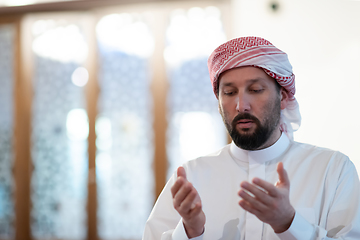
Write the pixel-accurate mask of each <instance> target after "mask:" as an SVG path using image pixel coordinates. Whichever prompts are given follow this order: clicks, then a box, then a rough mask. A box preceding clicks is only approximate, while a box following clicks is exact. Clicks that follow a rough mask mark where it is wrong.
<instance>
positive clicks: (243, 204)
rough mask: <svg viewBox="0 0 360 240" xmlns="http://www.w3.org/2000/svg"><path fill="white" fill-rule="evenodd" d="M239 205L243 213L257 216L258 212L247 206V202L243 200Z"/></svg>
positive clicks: (249, 205)
mask: <svg viewBox="0 0 360 240" xmlns="http://www.w3.org/2000/svg"><path fill="white" fill-rule="evenodd" d="M239 205H240V207H242V208H243V209H244V210H245V211H248V212H249V213H252V214H254V215H256V216H257V215H258V214H259V211H257V210H256V209H255V208H253V207H252V205H251V204H249V203H248V202H246V201H245V200H240V201H239Z"/></svg>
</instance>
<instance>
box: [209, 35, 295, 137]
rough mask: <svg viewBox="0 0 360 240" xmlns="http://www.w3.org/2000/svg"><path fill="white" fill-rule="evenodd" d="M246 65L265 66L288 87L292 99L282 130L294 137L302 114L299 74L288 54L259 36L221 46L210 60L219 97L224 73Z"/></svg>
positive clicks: (237, 39)
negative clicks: (297, 89) (297, 96)
mask: <svg viewBox="0 0 360 240" xmlns="http://www.w3.org/2000/svg"><path fill="white" fill-rule="evenodd" d="M244 66H255V67H260V68H262V69H263V70H264V71H265V72H266V73H267V74H268V75H269V76H271V77H272V78H274V79H276V81H277V82H278V83H279V84H280V86H282V87H284V88H285V89H286V91H287V93H288V96H289V99H290V101H289V103H288V106H287V107H286V108H285V109H284V110H282V111H281V119H280V129H281V130H282V131H283V132H285V133H286V134H287V135H288V136H289V137H290V138H291V139H293V132H294V131H296V130H297V129H298V128H299V127H300V123H301V115H300V111H299V105H298V103H297V101H296V99H295V96H294V95H295V75H294V74H293V72H292V66H291V64H290V62H289V60H288V57H287V54H286V53H284V52H282V51H281V50H280V49H278V48H276V47H275V46H274V45H272V44H271V43H270V42H269V41H267V40H266V39H263V38H259V37H241V38H235V39H232V40H230V41H228V42H226V43H224V44H222V45H220V46H219V47H218V48H216V49H215V50H214V51H213V53H212V54H211V55H210V57H209V59H208V68H209V73H210V79H211V83H212V86H213V90H214V93H215V95H216V97H218V96H217V92H218V86H219V76H220V74H221V73H222V72H225V71H226V70H229V69H233V68H237V67H244Z"/></svg>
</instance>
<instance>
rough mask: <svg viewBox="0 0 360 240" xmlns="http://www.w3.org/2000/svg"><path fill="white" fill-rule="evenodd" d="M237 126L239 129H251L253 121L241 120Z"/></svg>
mask: <svg viewBox="0 0 360 240" xmlns="http://www.w3.org/2000/svg"><path fill="white" fill-rule="evenodd" d="M237 124H238V125H239V126H240V128H251V127H252V125H253V124H254V121H253V120H250V119H241V120H239V121H238V122H237Z"/></svg>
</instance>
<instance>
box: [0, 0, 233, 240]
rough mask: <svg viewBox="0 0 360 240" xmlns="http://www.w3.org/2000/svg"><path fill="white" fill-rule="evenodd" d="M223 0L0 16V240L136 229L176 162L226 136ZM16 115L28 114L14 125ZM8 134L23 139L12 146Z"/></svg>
mask: <svg viewBox="0 0 360 240" xmlns="http://www.w3.org/2000/svg"><path fill="white" fill-rule="evenodd" d="M226 6H227V4H226V3H222V2H220V3H219V2H205V1H203V2H199V3H192V4H190V5H186V4H182V3H181V4H180V3H176V2H174V3H172V4H150V3H149V4H147V5H144V6H141V7H140V6H137V5H136V6H135V5H134V6H130V5H129V6H116V7H110V8H96V9H93V10H91V11H87V12H83V11H80V12H58V13H55V14H50V13H38V14H36V13H33V14H27V15H24V16H23V17H22V18H21V21H20V25H16V24H15V25H13V26H12V25H8V24H0V48H1V49H0V50H1V53H2V54H1V55H0V68H1V69H7V71H2V72H1V73H0V74H2V75H0V77H1V78H0V81H2V84H3V86H5V87H4V88H2V89H1V91H4V92H6V94H4V95H1V98H0V101H1V102H0V103H4V104H1V111H2V112H5V113H9V114H0V122H1V123H4V124H2V126H3V127H4V131H7V133H6V134H2V135H1V136H0V140H1V141H2V143H4V144H2V145H1V146H0V149H1V151H0V166H1V168H0V194H1V196H4V197H2V198H1V200H0V212H1V214H2V215H0V239H2V238H4V239H30V238H32V239H74V240H75V239H78V240H80V239H97V238H98V239H109V240H110V239H140V238H141V236H142V231H143V228H144V225H145V221H146V219H147V218H148V216H149V213H150V211H151V208H152V206H153V203H154V201H155V199H156V196H157V195H158V194H159V192H160V190H161V189H162V187H163V186H164V184H165V182H166V180H167V178H168V177H170V174H172V173H173V172H174V169H175V168H176V166H177V165H180V164H181V163H182V162H183V161H185V160H188V159H190V158H195V157H198V156H200V155H203V154H207V153H211V152H213V151H215V150H217V149H218V148H220V147H221V146H223V145H224V144H226V143H227V137H226V132H225V129H224V127H223V123H222V120H221V117H220V115H219V113H218V109H217V108H218V106H217V101H216V98H215V96H214V94H213V93H212V88H211V83H210V80H209V76H208V72H207V56H208V55H209V53H210V52H211V51H212V50H213V49H214V48H215V47H216V46H217V45H218V44H219V43H220V42H222V41H224V40H225V39H226V34H225V29H224V27H223V24H222V21H223V18H224V15H223V14H222V11H223V9H224V8H226ZM0 20H1V18H0ZM14 22H16V21H14ZM204 26H205V28H203V27H204ZM189 30H190V31H189ZM16 33H19V34H20V35H19V38H20V42H21V44H20V43H17V42H16V41H14V40H13V38H14V36H15V34H16ZM179 33H180V35H176V34H179ZM194 34H197V35H196V36H195V35H194ZM181 35H182V36H188V37H185V38H184V37H183V38H179V36H181ZM209 39H211V40H209ZM195 40H200V41H196V42H195ZM189 42H193V47H194V48H193V49H187V51H185V50H186V46H185V44H187V43H189ZM205 43H206V44H205ZM20 46H22V48H19V47H20ZM13 48H15V49H19V50H20V51H21V52H20V53H21V60H22V61H19V62H20V63H21V64H20V66H19V71H20V73H18V74H17V75H16V74H15V75H14V76H12V72H15V73H16V69H17V68H16V67H15V66H11V65H9V64H12V61H10V59H11V58H16V57H19V56H18V55H16V54H15V53H16V51H13V50H12V49H13ZM3 49H4V51H3ZM179 49H180V50H181V51H180V52H179V51H177V50H179ZM3 53H4V54H3ZM5 53H6V54H5ZM11 54H13V56H11V57H8V56H10V55H11ZM15 62H16V61H15ZM11 70H13V71H11ZM19 76H23V77H21V78H20V77H19ZM16 79H18V80H16ZM4 81H5V82H4ZM16 84H17V85H18V86H19V87H16V86H15V85H16ZM13 88H15V89H16V91H15V95H16V96H21V97H14V96H12V95H11V94H10V93H11V92H12V91H14V90H12V89H13ZM23 93H25V94H23ZM24 96H25V97H24ZM5 98H6V99H5ZM12 98H15V99H16V101H17V105H15V106H13V105H14V104H13V102H14V101H13V100H12ZM5 103H6V104H5ZM14 108H15V110H14ZM12 111H14V112H15V113H12ZM13 115H14V116H15V118H16V119H20V118H21V119H24V120H22V121H15V123H16V124H15V126H12V125H11V124H12V122H13V119H12V118H10V117H11V116H13ZM5 116H6V117H5ZM24 116H25V118H24ZM5 123H6V124H5ZM21 124H24V125H26V126H28V127H24V126H23V125H21ZM18 129H24V131H20V132H25V133H27V134H28V135H26V134H25V135H21V134H20V133H19V134H18V135H16V134H13V132H18V131H19V130H18ZM2 130H3V129H2V128H0V131H2ZM2 133H3V132H2ZM190 134H191V135H192V136H194V135H196V136H199V137H198V138H196V139H195V138H190V137H189V136H190ZM13 136H15V142H17V141H19V139H21V141H23V142H22V144H19V145H16V148H15V150H12V146H11V142H12V141H13V140H12V138H13ZM27 136H28V137H27ZM26 139H27V140H26ZM5 143H6V144H5ZM20 146H21V147H20ZM194 146H195V147H194ZM20 148H22V149H28V152H26V151H20V150H19V149H20ZM18 153H19V154H18ZM26 154H28V155H26ZM14 155H15V157H14ZM13 162H15V164H14V169H15V172H18V174H17V175H15V176H13V175H12V163H13ZM18 169H19V171H18ZM26 169H28V171H27V170H26ZM21 173H22V174H21ZM25 173H26V174H25ZM20 174H21V176H20ZM13 179H15V181H14V180H13ZM19 186H20V188H19ZM21 188H23V189H25V191H15V190H14V189H21ZM27 191H28V194H27ZM14 192H16V194H15V198H16V199H17V200H18V201H17V205H14V202H15V199H14V198H13V197H12V196H13V195H14ZM19 194H22V195H19ZM19 196H21V197H19ZM29 205H30V206H31V207H30V208H29V207H27V206H29ZM4 208H6V209H7V211H2V210H1V209H4ZM21 209H24V211H20V210H21ZM1 234H2V235H1Z"/></svg>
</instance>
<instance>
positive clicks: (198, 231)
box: [183, 222, 205, 239]
mask: <svg viewBox="0 0 360 240" xmlns="http://www.w3.org/2000/svg"><path fill="white" fill-rule="evenodd" d="M183 224H184V229H185V232H186V235H187V236H188V238H189V239H190V238H195V237H198V236H200V235H202V234H203V233H204V231H205V227H204V226H202V227H195V228H194V227H191V226H187V225H186V224H185V223H184V222H183Z"/></svg>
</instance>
